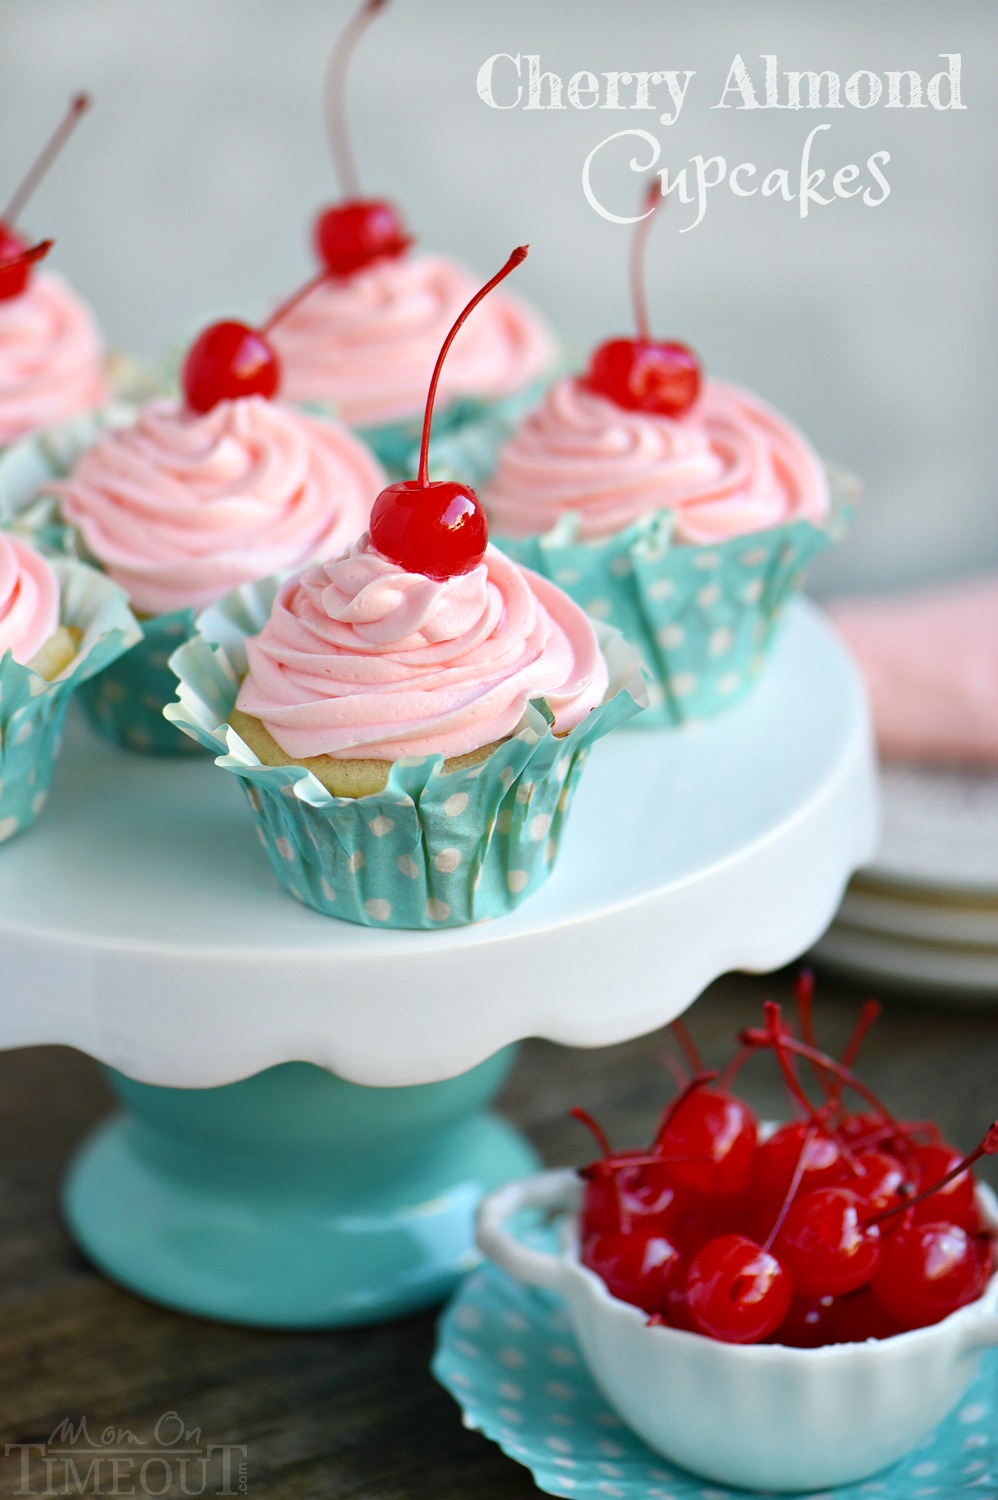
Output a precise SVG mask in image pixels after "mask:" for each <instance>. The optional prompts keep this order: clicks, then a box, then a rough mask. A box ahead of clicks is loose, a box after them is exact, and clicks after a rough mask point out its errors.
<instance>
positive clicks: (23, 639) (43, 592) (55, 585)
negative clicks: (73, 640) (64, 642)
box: [0, 531, 59, 666]
mask: <svg viewBox="0 0 998 1500" xmlns="http://www.w3.org/2000/svg"><path fill="white" fill-rule="evenodd" d="M58 627H59V580H58V578H56V576H55V573H54V572H53V571H52V568H51V567H50V566H49V564H48V563H47V562H46V560H45V558H44V557H42V556H41V554H40V553H38V552H36V551H35V550H34V548H33V547H29V546H28V544H27V542H24V541H22V540H21V538H20V537H16V536H11V534H10V533H9V532H5V531H0V659H2V658H3V657H4V656H5V655H6V654H7V652H8V651H10V652H12V653H13V656H14V660H15V661H18V662H21V664H22V665H25V666H26V665H27V663H28V662H30V661H31V659H32V657H34V656H36V655H37V654H38V652H39V651H40V650H41V649H42V647H43V646H44V645H45V642H46V641H47V640H49V639H50V638H51V637H52V636H53V635H54V634H55V632H56V630H57V629H58Z"/></svg>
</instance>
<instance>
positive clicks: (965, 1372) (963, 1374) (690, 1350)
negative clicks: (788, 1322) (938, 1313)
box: [478, 1171, 998, 1491]
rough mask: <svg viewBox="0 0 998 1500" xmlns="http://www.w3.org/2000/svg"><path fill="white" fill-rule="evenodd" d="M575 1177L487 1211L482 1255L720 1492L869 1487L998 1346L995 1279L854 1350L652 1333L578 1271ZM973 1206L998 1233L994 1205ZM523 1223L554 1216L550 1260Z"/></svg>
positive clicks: (610, 1394)
mask: <svg viewBox="0 0 998 1500" xmlns="http://www.w3.org/2000/svg"><path fill="white" fill-rule="evenodd" d="M579 1191H580V1185H579V1180H578V1178H577V1176H576V1174H575V1173H574V1172H572V1171H559V1172H543V1173H540V1174H539V1175H538V1176H536V1177H530V1178H527V1179H525V1180H524V1181H522V1182H514V1183H510V1184H509V1185H508V1186H507V1187H504V1188H501V1189H500V1190H499V1191H498V1192H496V1193H493V1194H492V1195H491V1196H490V1197H488V1198H487V1199H485V1201H484V1202H483V1203H482V1205H481V1207H480V1209H479V1215H478V1245H479V1248H480V1249H481V1250H482V1252H483V1253H484V1254H485V1255H487V1256H488V1257H489V1258H490V1259H491V1260H493V1261H495V1262H496V1264H497V1265H499V1266H501V1267H502V1269H503V1270H504V1271H506V1272H508V1273H509V1274H510V1275H511V1276H515V1277H516V1278H518V1279H519V1280H520V1281H524V1282H528V1283H529V1284H531V1285H534V1286H541V1287H546V1288H548V1289H549V1290H551V1291H554V1292H557V1293H559V1295H560V1296H562V1297H563V1298H564V1299H565V1302H566V1305H567V1308H568V1312H569V1316H570V1318H571V1321H572V1326H573V1329H574V1331H575V1336H576V1338H577V1339H578V1342H579V1346H580V1348H581V1349H582V1353H583V1355H584V1357H585V1360H586V1363H587V1365H588V1367H589V1371H590V1373H591V1375H592V1377H593V1379H594V1380H595V1382H596V1384H597V1385H598V1386H599V1388H600V1390H601V1391H602V1392H603V1394H604V1396H605V1397H606V1399H607V1400H608V1401H609V1402H610V1404H611V1406H613V1407H614V1409H615V1410H616V1412H617V1413H618V1415H619V1416H620V1417H621V1418H622V1419H623V1420H624V1421H625V1422H626V1423H627V1425H628V1426H629V1427H631V1428H633V1430H634V1431H635V1432H636V1433H637V1434H638V1435H639V1437H641V1438H643V1439H644V1441H645V1442H646V1443H647V1444H648V1445H649V1447H651V1448H653V1449H655V1451H656V1452H657V1453H660V1454H662V1455H663V1457H665V1458H667V1459H669V1460H671V1461H672V1462H673V1463H677V1464H680V1465H681V1466H682V1467H683V1468H686V1469H691V1470H692V1471H693V1472H694V1473H697V1474H702V1475H704V1476H706V1477H707V1478H708V1479H712V1480H715V1481H717V1482H719V1483H721V1484H729V1485H735V1486H737V1487H740V1488H744V1489H760V1490H776V1491H779V1490H784V1491H786V1490H791V1491H792V1490H797V1491H800V1490H819V1489H829V1488H832V1487H834V1486H836V1485H841V1484H850V1483H854V1482H855V1481H857V1480H860V1479H865V1478H867V1477H869V1476H870V1475H871V1474H875V1473H877V1472H878V1471H879V1470H880V1469H884V1468H886V1467H887V1466H888V1465H889V1464H892V1463H896V1462H897V1460H898V1459H900V1458H902V1457H903V1456H904V1455H905V1454H906V1453H908V1452H910V1451H911V1449H912V1448H914V1447H915V1446H916V1444H917V1443H918V1442H919V1441H920V1440H921V1439H922V1438H923V1437H925V1436H926V1434H927V1433H929V1432H931V1430H932V1429H933V1428H934V1427H935V1426H936V1425H937V1424H938V1423H939V1422H941V1421H942V1419H943V1418H944V1417H945V1416H946V1415H947V1414H948V1413H949V1412H950V1411H951V1410H952V1409H953V1407H954V1406H956V1404H957V1403H958V1401H959V1400H960V1398H961V1396H962V1395H963V1393H964V1391H965V1390H966V1388H967V1386H968V1385H969V1384H970V1382H971V1380H972V1379H973V1377H974V1375H975V1373H976V1370H977V1365H978V1362H979V1360H980V1356H981V1353H982V1351H983V1350H984V1349H985V1348H987V1347H988V1346H990V1345H993V1344H998V1275H996V1276H994V1277H992V1279H991V1281H990V1282H989V1283H988V1286H987V1288H986V1290H985V1292H984V1294H983V1296H982V1297H980V1298H979V1299H978V1300H977V1301H976V1302H973V1303H970V1304H969V1305H968V1306H967V1307H963V1308H960V1309H959V1311H957V1312H955V1313H951V1314H950V1316H949V1317H948V1318H944V1319H943V1321H942V1322H940V1323H936V1324H934V1325H933V1327H931V1328H920V1329H916V1330H914V1331H913V1332H911V1333H902V1334H898V1335H897V1336H896V1337H894V1338H889V1339H882V1340H879V1341H878V1340H874V1339H871V1340H868V1341H867V1342H865V1343H862V1344H833V1345H829V1346H828V1347H826V1348H822V1349H789V1348H785V1347H783V1346H782V1345H775V1344H754V1345H736V1344H722V1343H719V1342H717V1341H716V1340H713V1339H709V1338H705V1337H701V1336H700V1335H699V1334H694V1333H685V1332H683V1331H681V1330H680V1329H675V1328H665V1327H655V1328H650V1327H649V1326H648V1323H647V1318H646V1314H645V1313H643V1312H642V1311H641V1310H640V1309H639V1308H636V1307H632V1306H630V1305H629V1304H628V1303H626V1302H620V1301H618V1300H617V1298H615V1297H612V1296H611V1295H610V1293H609V1292H608V1291H607V1289H606V1286H605V1285H604V1283H603V1282H602V1281H601V1280H600V1278H599V1277H598V1276H596V1275H594V1274H593V1272H592V1271H589V1270H587V1268H586V1267H585V1266H583V1265H582V1263H581V1261H580V1259H579V1245H578V1234H577V1229H576V1219H575V1213H574V1211H575V1210H577V1208H578V1203H579ZM978 1199H979V1203H980V1206H981V1209H982V1210H983V1212H984V1214H985V1216H986V1217H987V1219H988V1221H989V1222H990V1223H992V1224H993V1225H995V1226H996V1227H998V1200H996V1199H995V1196H994V1194H993V1193H992V1192H991V1191H990V1190H989V1189H987V1188H983V1187H982V1188H980V1189H979V1192H978ZM525 1209H535V1210H542V1211H544V1212H547V1213H552V1214H556V1213H560V1214H562V1215H563V1216H564V1223H563V1231H562V1244H561V1250H560V1253H558V1254H546V1253H544V1252H542V1251H540V1250H537V1249H534V1248H532V1247H530V1246H528V1245H525V1244H522V1243H521V1242H520V1241H518V1240H517V1239H515V1238H514V1237H513V1235H511V1234H510V1233H509V1231H508V1229H507V1228H506V1225H507V1223H508V1221H509V1220H510V1219H511V1218H513V1217H514V1216H515V1215H516V1214H518V1213H520V1212H521V1211H523V1210H525Z"/></svg>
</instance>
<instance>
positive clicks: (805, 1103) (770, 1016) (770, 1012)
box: [763, 1000, 852, 1163]
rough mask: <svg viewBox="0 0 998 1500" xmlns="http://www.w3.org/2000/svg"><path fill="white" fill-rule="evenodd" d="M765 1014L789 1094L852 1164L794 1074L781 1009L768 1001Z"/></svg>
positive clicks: (788, 1038) (812, 1125)
mask: <svg viewBox="0 0 998 1500" xmlns="http://www.w3.org/2000/svg"><path fill="white" fill-rule="evenodd" d="M763 1012H764V1014H765V1017H766V1036H767V1037H768V1039H769V1045H770V1046H771V1047H772V1049H773V1053H774V1055H775V1057H776V1061H777V1063H778V1065H779V1069H780V1072H781V1073H782V1074H783V1079H784V1082H785V1083H786V1086H787V1091H788V1092H789V1094H790V1097H791V1098H792V1099H793V1100H794V1101H795V1102H796V1103H797V1104H798V1105H799V1106H800V1108H801V1109H802V1110H803V1111H804V1113H805V1114H806V1115H807V1117H808V1119H809V1121H810V1125H811V1128H812V1129H813V1130H820V1131H821V1133H822V1135H827V1136H830V1137H831V1139H832V1140H833V1141H834V1142H835V1144H836V1145H837V1146H838V1148H839V1150H840V1151H841V1152H842V1155H843V1156H844V1157H845V1158H846V1160H847V1161H849V1162H850V1163H851V1162H852V1157H851V1154H850V1152H849V1151H848V1149H847V1148H846V1146H845V1145H844V1143H843V1142H842V1141H841V1140H840V1139H839V1137H838V1136H837V1135H836V1133H835V1131H834V1130H833V1129H832V1127H831V1126H830V1125H829V1124H828V1122H827V1121H826V1120H825V1119H823V1118H822V1116H821V1114H820V1112H819V1111H818V1110H817V1109H815V1107H814V1105H813V1104H812V1103H811V1101H810V1099H809V1098H808V1097H807V1094H805V1092H804V1090H803V1088H802V1087H801V1085H800V1081H799V1080H798V1078H797V1074H796V1073H795V1072H794V1069H793V1064H792V1063H791V1061H790V1059H789V1057H787V1055H786V1054H787V1048H788V1044H789V1043H790V1041H791V1040H792V1038H791V1037H790V1036H789V1035H788V1034H787V1032H786V1030H785V1029H784V1026H783V1021H782V1017H781V1013H780V1007H779V1006H778V1005H777V1004H776V1001H775V1000H767V1002H766V1004H765V1005H764V1006H763ZM808 1050H809V1051H813V1050H814V1049H813V1048H809V1049H808ZM818 1056H819V1057H820V1056H821V1054H820V1053H818Z"/></svg>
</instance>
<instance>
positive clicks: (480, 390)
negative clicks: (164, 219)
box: [269, 255, 554, 427]
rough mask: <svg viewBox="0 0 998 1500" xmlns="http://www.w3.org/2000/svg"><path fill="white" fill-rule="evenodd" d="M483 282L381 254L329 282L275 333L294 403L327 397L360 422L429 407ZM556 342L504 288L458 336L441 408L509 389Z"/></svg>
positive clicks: (529, 375)
mask: <svg viewBox="0 0 998 1500" xmlns="http://www.w3.org/2000/svg"><path fill="white" fill-rule="evenodd" d="M478 286H479V282H477V281H476V280H475V279H474V278H473V277H472V276H470V275H469V274H468V272H467V271H465V270H464V269H463V267H461V266H458V265H455V264H454V262H453V261H449V260H443V259H441V258H439V257H437V256H428V255H406V256H402V257H400V258H399V259H397V260H381V261H376V262H375V263H374V265H372V266H369V267H367V268H366V269H365V270H363V271H358V272H357V273H356V275H354V276H350V277H346V278H343V279H336V280H329V281H325V282H323V283H322V284H321V285H320V286H319V287H318V288H317V289H316V290H315V291H314V292H312V293H311V294H310V295H309V296H308V297H306V298H304V300H303V301H302V302H300V303H299V304H298V306H297V307H296V308H295V309H294V310H293V311H292V312H291V313H289V314H288V316H287V317H286V318H283V319H282V320H281V322H280V323H278V324H277V325H276V327H275V328H274V329H273V331H272V333H271V334H270V335H269V338H270V340H271V343H272V344H273V345H274V348H275V349H276V350H277V352H278V354H279V355H280V358H281V362H282V368H283V382H282V385H281V393H282V395H284V396H285V397H286V398H287V399H288V400H290V401H322V402H328V403H329V404H330V405H332V406H333V407H335V409H336V410H337V411H338V413H339V414H340V416H341V417H342V418H343V420H344V421H345V422H348V423H349V424H350V426H351V427H371V426H375V425H377V424H379V423H383V422H395V421H399V420H401V419H403V418H406V417H412V416H415V415H417V414H419V413H421V412H422V410H423V403H424V401H425V400H426V388H427V385H428V384H429V379H430V375H431V373H432V371H433V365H434V361H435V360H436V357H437V355H438V354H439V352H440V346H441V344H442V343H443V341H444V339H445V337H446V336H447V333H448V331H449V329H450V327H451V324H452V323H453V322H454V320H455V318H456V317H457V315H458V313H459V312H460V311H461V309H462V307H464V305H465V303H466V302H467V301H468V300H469V299H470V298H471V297H472V295H473V294H474V293H475V292H476V291H477V290H478ZM553 358H554V344H553V341H552V338H551V335H550V334H549V332H548V330H547V329H546V328H545V326H544V324H543V323H542V322H541V321H540V319H539V318H538V316H537V314H536V313H534V312H532V311H531V310H530V309H529V308H527V307H525V306H524V305H523V304H522V303H520V302H518V301H516V299H515V298H513V297H507V296H505V295H503V294H502V293H498V292H496V293H493V294H492V296H490V297H487V298H486V299H485V301H484V302H483V303H481V305H480V306H479V307H478V308H477V309H476V312H475V316H474V317H473V318H470V319H469V320H468V322H467V323H466V324H465V325H464V327H463V328H462V329H461V331H460V333H459V334H458V335H457V338H456V339H455V340H454V345H453V348H452V349H451V351H450V353H449V355H448V356H447V363H446V364H445V365H444V368H443V373H442V375H441V377H440V389H439V395H438V409H442V408H443V407H444V406H445V405H446V404H447V402H448V401H453V400H455V399H457V398H458V397H461V396H484V397H497V396H506V395H509V394H510V393H511V392H513V391H519V390H522V389H523V388H524V386H526V385H529V384H530V382H531V381H532V380H536V379H537V378H538V377H539V376H540V375H542V374H543V373H544V371H545V370H546V369H548V368H549V367H550V365H551V362H552V360H553Z"/></svg>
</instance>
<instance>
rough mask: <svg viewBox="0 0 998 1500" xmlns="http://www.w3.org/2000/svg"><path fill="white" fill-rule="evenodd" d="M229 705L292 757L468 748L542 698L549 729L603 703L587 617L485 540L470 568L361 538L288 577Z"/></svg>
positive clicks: (393, 755)
mask: <svg viewBox="0 0 998 1500" xmlns="http://www.w3.org/2000/svg"><path fill="white" fill-rule="evenodd" d="M247 656H248V660H249V673H248V675H247V677H246V678H245V680H244V682H243V685H242V688H241V689H240V692H239V697H238V700H237V706H238V707H239V708H240V709H242V710H243V712H244V713H247V714H252V715H253V716H254V717H256V718H258V719H260V720H262V722H263V724H264V725H265V727H266V728H267V729H268V730H269V732H270V734H271V735H272V736H273V738H274V739H275V740H276V741H277V743H278V744H279V745H280V746H281V748H282V749H283V750H284V751H285V752H286V754H288V755H291V756H295V757H297V758H305V757H308V756H312V755H331V756H333V757H336V758H338V759H350V758H353V757H360V758H370V759H375V760H398V759H399V757H401V756H403V755H431V754H441V755H444V756H447V757H450V756H456V755H465V754H468V753H469V752H470V751H472V750H478V749H480V748H481V747H482V746H484V745H489V744H491V743H492V742H493V741H495V740H500V739H502V738H504V737H505V736H507V735H509V734H511V733H512V732H513V731H514V730H515V728H516V726H517V725H518V724H519V722H520V720H521V719H522V717H523V714H524V712H525V710H526V707H527V704H528V703H529V702H530V700H531V699H532V698H538V697H544V698H546V699H547V701H548V703H549V704H550V706H551V710H552V712H553V714H554V716H555V723H554V728H555V733H557V734H564V733H566V732H567V731H568V730H569V729H572V728H574V726H575V725H576V724H578V723H579V722H580V720H582V719H583V718H584V717H585V715H586V714H587V713H588V712H589V711H590V709H592V708H595V707H596V705H597V704H598V703H600V702H602V700H603V696H604V694H605V692H606V688H607V669H606V663H605V662H604V660H603V655H602V652H601V651H600V649H599V644H598V642H597V639H596V634H595V631H594V630H593V627H592V624H591V622H590V621H589V619H588V618H587V616H586V615H585V614H584V613H583V612H582V610H581V609H579V608H578V606H577V605H575V604H573V603H572V601H571V600H570V599H569V598H568V597H567V596H566V595H565V594H563V593H562V592H561V590H560V589H557V588H555V586H554V585H553V584H551V583H549V582H548V581H547V580H546V579H543V578H539V577H537V576H536V575H535V574H533V573H529V572H527V570H526V569H524V568H520V567H517V565H516V564H515V563H513V562H511V561H510V560H509V558H507V557H505V556H504V555H503V554H502V553H501V552H499V551H497V549H496V548H495V547H489V549H488V550H487V552H486V554H485V558H484V560H483V561H482V562H481V563H479V565H478V567H477V568H474V569H473V570H472V571H471V572H470V573H465V574H462V575H459V576H458V577H456V578H448V579H444V580H437V579H431V578H425V577H423V576H422V575H421V574H414V573H406V572H405V571H404V570H403V569H402V568H400V567H398V566H397V565H396V564H395V563H391V562H388V561H387V559H385V558H384V557H382V556H381V555H380V553H378V552H375V551H374V549H373V548H372V547H371V544H370V541H369V539H368V538H367V537H366V536H364V537H362V538H361V539H360V541H359V542H357V543H356V545H355V546H354V547H352V548H351V549H350V550H349V551H348V552H345V553H344V554H343V555H342V556H340V557H338V558H336V559H334V560H333V561H332V562H327V563H323V564H320V565H319V566H318V567H314V568H312V569H310V570H309V571H308V572H307V573H305V574H303V575H302V577H301V578H299V579H292V580H291V581H290V582H288V583H286V584H285V585H284V587H283V588H282V589H281V591H280V592H279V594H278V596H277V598H276V600H275V601H274V609H273V613H272V614H271V617H270V619H269V621H268V622H267V624H266V625H265V626H264V628H263V630H262V631H261V632H260V634H259V635H258V636H257V637H256V638H255V639H254V640H251V641H249V642H248V643H247Z"/></svg>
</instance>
